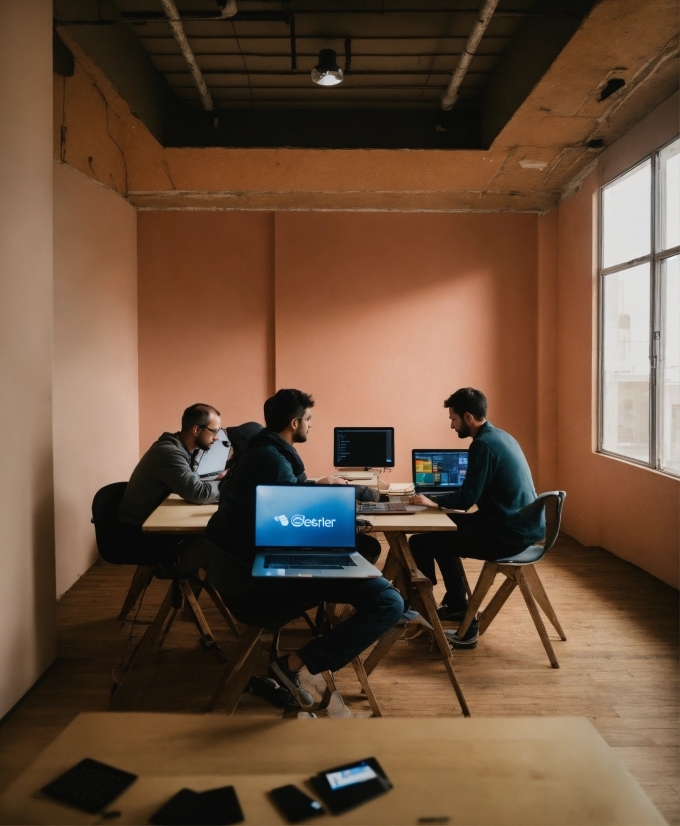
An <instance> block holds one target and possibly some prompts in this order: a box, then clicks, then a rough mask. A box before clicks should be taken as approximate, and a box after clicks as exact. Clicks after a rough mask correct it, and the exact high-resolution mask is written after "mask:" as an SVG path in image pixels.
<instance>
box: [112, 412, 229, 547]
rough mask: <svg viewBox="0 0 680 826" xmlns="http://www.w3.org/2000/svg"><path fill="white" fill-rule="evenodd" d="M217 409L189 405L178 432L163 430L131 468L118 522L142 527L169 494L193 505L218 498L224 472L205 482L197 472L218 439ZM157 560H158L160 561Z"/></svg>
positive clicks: (218, 419)
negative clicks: (204, 457)
mask: <svg viewBox="0 0 680 826" xmlns="http://www.w3.org/2000/svg"><path fill="white" fill-rule="evenodd" d="M221 426H222V423H221V420H220V411H219V410H216V409H215V408H214V407H212V406H211V405H209V404H192V405H191V407H187V409H186V410H185V411H184V413H183V414H182V429H181V430H180V431H179V432H178V433H163V435H162V436H160V438H158V439H157V440H156V441H155V442H154V443H153V444H152V445H151V447H150V448H149V449H148V450H147V451H146V453H145V454H144V455H143V456H142V458H141V459H140V460H139V463H138V465H137V467H136V468H135V469H134V470H133V471H132V476H131V477H130V481H129V482H128V486H127V490H126V491H125V496H124V497H123V501H122V502H121V505H120V508H119V509H118V521H119V522H125V523H128V524H132V525H139V526H141V525H142V524H143V523H144V522H145V520H146V519H147V517H148V516H150V515H151V514H152V513H153V511H154V510H156V508H157V507H158V506H159V505H160V504H161V502H162V501H163V500H164V499H165V498H166V497H167V496H168V495H169V494H171V493H176V494H178V495H179V496H181V497H182V499H186V500H187V502H192V503H193V504H195V505H206V504H209V503H212V502H217V500H218V499H219V489H218V483H219V481H220V479H222V478H223V477H224V472H223V473H221V474H220V475H219V476H217V477H216V479H214V480H213V481H211V482H206V481H204V480H203V479H201V477H200V476H199V475H198V473H197V472H196V471H197V469H198V463H199V461H200V459H201V456H202V455H203V453H204V452H205V451H206V450H210V448H211V447H212V445H213V444H214V443H215V442H216V441H217V440H218V438H219V432H220V427H221ZM159 561H160V560H159Z"/></svg>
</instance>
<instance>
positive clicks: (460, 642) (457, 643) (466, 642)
mask: <svg viewBox="0 0 680 826" xmlns="http://www.w3.org/2000/svg"><path fill="white" fill-rule="evenodd" d="M444 635H445V636H446V639H447V640H448V641H449V645H450V646H451V648H477V640H478V639H479V623H478V622H477V620H473V621H472V624H471V625H470V627H469V628H468V630H467V631H466V632H465V634H464V635H463V637H462V638H461V637H459V636H458V631H444Z"/></svg>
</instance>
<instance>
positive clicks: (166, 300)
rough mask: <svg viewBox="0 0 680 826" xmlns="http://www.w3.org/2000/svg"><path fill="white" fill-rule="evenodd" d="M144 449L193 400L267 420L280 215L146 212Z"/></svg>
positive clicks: (231, 416) (233, 418) (232, 418)
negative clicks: (264, 416) (276, 226)
mask: <svg viewBox="0 0 680 826" xmlns="http://www.w3.org/2000/svg"><path fill="white" fill-rule="evenodd" d="M138 237H139V251H138V256H139V258H138V261H139V404H140V427H139V439H140V442H139V444H140V451H141V452H144V451H145V450H146V449H147V447H148V446H149V445H150V444H151V442H153V441H154V439H156V438H158V436H159V435H160V434H161V433H162V432H163V431H164V430H170V431H175V430H179V425H180V418H181V415H182V411H183V410H184V408H185V407H188V406H189V405H190V404H193V403H194V402H206V403H208V404H212V405H214V406H215V407H217V408H218V409H219V410H220V411H221V412H222V414H223V420H224V422H225V424H235V423H236V424H238V423H241V422H243V421H248V420H250V419H256V420H260V419H261V411H262V401H263V400H264V399H265V398H266V397H267V396H268V395H269V394H270V392H271V390H272V388H273V369H274V362H273V349H272V341H273V329H274V325H273V307H274V305H273V274H274V216H273V214H272V213H267V212H264V213H262V212H173V211H169V212H140V213H139V214H138Z"/></svg>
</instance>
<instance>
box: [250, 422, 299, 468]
mask: <svg viewBox="0 0 680 826" xmlns="http://www.w3.org/2000/svg"><path fill="white" fill-rule="evenodd" d="M259 445H270V446H271V447H273V448H275V449H276V450H278V452H279V453H280V454H281V455H282V456H285V458H286V459H287V460H288V461H289V462H290V466H291V468H292V470H293V473H294V474H295V476H297V478H298V482H304V481H305V480H306V479H307V474H306V473H305V465H304V462H303V461H302V459H301V458H300V454H299V453H298V452H297V450H295V448H294V447H293V445H289V444H288V442H287V441H286V440H285V439H282V438H281V437H280V436H279V434H278V433H275V432H274V431H273V430H270V429H269V428H268V427H265V428H264V429H263V430H261V431H260V432H259V433H258V434H257V435H256V436H253V438H252V439H251V440H250V441H249V442H248V449H250V448H252V447H257V446H259Z"/></svg>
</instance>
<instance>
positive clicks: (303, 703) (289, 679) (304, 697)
mask: <svg viewBox="0 0 680 826" xmlns="http://www.w3.org/2000/svg"><path fill="white" fill-rule="evenodd" d="M269 673H270V674H271V675H272V677H274V678H275V679H276V680H278V681H279V682H280V683H281V685H283V686H285V687H286V688H287V689H288V691H290V693H291V694H292V695H293V698H294V699H295V702H296V703H297V704H298V705H299V706H300V708H311V707H312V706H313V705H314V698H313V697H312V695H311V694H310V693H309V691H305V689H304V688H303V687H302V685H301V684H300V676H299V674H297V673H296V672H294V671H291V670H290V668H288V655H287V654H286V655H285V656H283V657H279V658H278V659H276V660H274V661H273V662H272V663H271V664H270V666H269Z"/></svg>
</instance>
